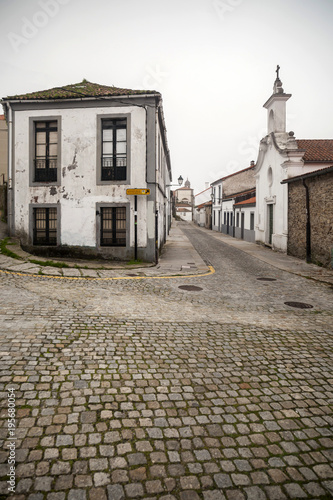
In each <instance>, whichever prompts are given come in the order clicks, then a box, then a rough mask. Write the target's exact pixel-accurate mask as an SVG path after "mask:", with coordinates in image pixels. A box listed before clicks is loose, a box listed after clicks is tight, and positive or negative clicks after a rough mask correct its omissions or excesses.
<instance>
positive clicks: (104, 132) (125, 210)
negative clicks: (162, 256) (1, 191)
mask: <svg viewBox="0 0 333 500" xmlns="http://www.w3.org/2000/svg"><path fill="white" fill-rule="evenodd" d="M2 103H3V107H4V110H5V115H6V120H7V123H8V129H9V130H8V135H9V139H8V142H9V165H8V180H9V201H8V205H9V206H8V222H9V230H10V234H11V235H15V236H17V237H19V238H20V240H21V244H22V245H23V246H24V247H25V248H27V249H28V250H30V251H34V252H35V253H43V254H49V255H52V254H53V255H54V254H55V255H57V254H64V255H68V254H74V255H75V254H76V255H77V254H79V255H80V254H83V255H87V254H88V255H89V254H90V255H98V256H101V257H105V258H112V259H121V260H124V259H132V258H134V256H135V254H137V258H139V259H143V260H146V261H156V260H157V258H158V250H159V248H160V247H161V246H162V245H163V242H164V241H165V239H166V236H167V232H168V227H169V219H170V217H169V215H170V213H171V211H170V206H169V203H170V202H169V197H170V193H169V189H170V188H169V187H168V185H170V184H171V165H170V156H169V150H168V144H167V137H166V129H165V124H164V118H163V108H162V97H161V94H160V93H158V92H155V91H141V90H129V89H120V88H116V87H108V86H104V85H98V84H94V83H90V82H87V81H86V80H84V81H83V82H81V83H78V84H74V85H67V86H65V87H61V88H54V89H50V90H47V91H42V92H34V93H30V94H25V95H17V96H13V97H7V98H5V99H3V100H2ZM128 189H142V190H149V191H142V192H143V193H148V192H149V194H143V195H137V196H135V195H134V194H130V193H128V192H127V190H128ZM136 203H137V207H136V206H135V204H136ZM136 217H137V221H136V220H135V219H136ZM136 222H137V223H136Z"/></svg>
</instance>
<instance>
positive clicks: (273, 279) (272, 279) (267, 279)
mask: <svg viewBox="0 0 333 500" xmlns="http://www.w3.org/2000/svg"><path fill="white" fill-rule="evenodd" d="M257 280H258V281H276V278H257Z"/></svg>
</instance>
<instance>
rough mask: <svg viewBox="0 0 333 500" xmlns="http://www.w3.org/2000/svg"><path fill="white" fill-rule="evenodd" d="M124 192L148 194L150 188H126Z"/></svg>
mask: <svg viewBox="0 0 333 500" xmlns="http://www.w3.org/2000/svg"><path fill="white" fill-rule="evenodd" d="M126 194H135V195H137V194H150V189H126Z"/></svg>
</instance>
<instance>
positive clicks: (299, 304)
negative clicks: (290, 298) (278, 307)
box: [285, 302, 313, 309]
mask: <svg viewBox="0 0 333 500" xmlns="http://www.w3.org/2000/svg"><path fill="white" fill-rule="evenodd" d="M285 305H286V306H290V307H297V308H298V309H312V308H313V306H312V305H311V304H305V302H285Z"/></svg>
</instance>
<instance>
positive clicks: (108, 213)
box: [99, 206, 127, 247]
mask: <svg viewBox="0 0 333 500" xmlns="http://www.w3.org/2000/svg"><path fill="white" fill-rule="evenodd" d="M100 218H101V222H100V240H99V243H100V246H101V247H126V243H127V210H126V207H125V206H103V207H101V208H100ZM119 221H124V222H125V224H124V225H125V227H124V228H117V222H119ZM104 222H105V223H106V224H105V225H109V226H110V227H104ZM107 223H109V224H107Z"/></svg>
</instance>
